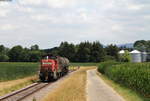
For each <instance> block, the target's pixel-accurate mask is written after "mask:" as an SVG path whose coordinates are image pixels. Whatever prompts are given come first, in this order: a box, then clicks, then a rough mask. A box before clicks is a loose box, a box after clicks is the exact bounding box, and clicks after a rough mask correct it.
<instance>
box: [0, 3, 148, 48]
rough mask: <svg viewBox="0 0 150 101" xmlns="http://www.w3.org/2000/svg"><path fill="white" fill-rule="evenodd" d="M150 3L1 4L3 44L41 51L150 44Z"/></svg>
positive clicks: (0, 41) (0, 32)
mask: <svg viewBox="0 0 150 101" xmlns="http://www.w3.org/2000/svg"><path fill="white" fill-rule="evenodd" d="M149 32H150V0H12V2H3V1H0V44H3V45H5V46H7V47H12V46H14V45H18V44H20V45H22V46H24V47H30V46H31V45H33V44H38V45H39V46H40V48H50V47H54V46H58V45H59V44H60V42H61V41H68V42H72V43H75V44H77V43H79V42H81V41H85V40H89V41H95V40H98V41H100V42H101V43H102V44H105V45H107V44H111V43H113V44H122V43H132V42H134V41H136V40H141V39H145V40H150V33H149Z"/></svg>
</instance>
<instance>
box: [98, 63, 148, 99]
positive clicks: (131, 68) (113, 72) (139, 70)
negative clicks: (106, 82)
mask: <svg viewBox="0 0 150 101" xmlns="http://www.w3.org/2000/svg"><path fill="white" fill-rule="evenodd" d="M98 70H99V72H101V73H102V74H104V75H106V76H107V77H108V78H110V79H111V80H113V81H115V82H116V83H118V84H121V85H122V86H124V87H128V88H130V89H132V90H134V91H136V92H137V93H138V94H140V95H143V96H144V97H145V99H146V100H145V101H149V98H150V63H118V62H104V63H101V64H100V65H99V68H98Z"/></svg>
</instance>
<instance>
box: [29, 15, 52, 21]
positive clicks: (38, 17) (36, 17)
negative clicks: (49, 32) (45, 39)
mask: <svg viewBox="0 0 150 101" xmlns="http://www.w3.org/2000/svg"><path fill="white" fill-rule="evenodd" d="M31 19H33V20H37V21H47V20H51V18H50V16H49V15H44V14H43V15H42V14H39V15H32V16H31Z"/></svg>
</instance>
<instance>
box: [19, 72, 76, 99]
mask: <svg viewBox="0 0 150 101" xmlns="http://www.w3.org/2000/svg"><path fill="white" fill-rule="evenodd" d="M72 73H73V72H72ZM72 73H70V74H68V75H66V76H65V77H63V78H61V79H59V80H58V81H56V82H54V83H51V84H50V85H49V86H47V87H45V88H42V89H41V90H39V91H37V92H35V93H34V94H31V95H30V96H28V97H26V98H25V99H23V100H21V101H33V99H36V101H41V100H42V99H43V97H44V96H46V95H47V94H48V93H50V92H52V91H53V90H54V89H55V88H57V87H58V86H59V85H60V83H61V82H62V81H63V80H64V79H66V78H67V77H69V75H71V74H72Z"/></svg>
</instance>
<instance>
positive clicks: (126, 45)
mask: <svg viewBox="0 0 150 101" xmlns="http://www.w3.org/2000/svg"><path fill="white" fill-rule="evenodd" d="M117 46H118V47H126V48H133V43H126V44H119V45H117Z"/></svg>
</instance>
